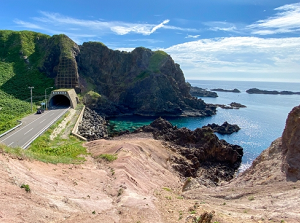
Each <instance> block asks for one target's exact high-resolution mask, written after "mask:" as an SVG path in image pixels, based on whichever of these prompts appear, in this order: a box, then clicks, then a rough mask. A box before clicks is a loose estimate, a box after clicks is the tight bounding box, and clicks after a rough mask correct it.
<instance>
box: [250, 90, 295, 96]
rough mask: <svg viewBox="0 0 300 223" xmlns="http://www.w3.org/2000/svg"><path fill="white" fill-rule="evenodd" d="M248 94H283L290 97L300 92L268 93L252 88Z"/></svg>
mask: <svg viewBox="0 0 300 223" xmlns="http://www.w3.org/2000/svg"><path fill="white" fill-rule="evenodd" d="M246 92H247V93H248V94H282V95H287V94H288V95H290V94H300V92H292V91H275V90H274V91H267V90H260V89H258V88H251V89H248V90H247V91H246Z"/></svg>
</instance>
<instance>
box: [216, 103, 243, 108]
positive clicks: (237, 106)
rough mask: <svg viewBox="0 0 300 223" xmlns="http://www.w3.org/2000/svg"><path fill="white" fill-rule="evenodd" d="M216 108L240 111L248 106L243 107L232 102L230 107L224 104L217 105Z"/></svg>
mask: <svg viewBox="0 0 300 223" xmlns="http://www.w3.org/2000/svg"><path fill="white" fill-rule="evenodd" d="M215 106H217V107H220V108H223V109H240V108H246V107H247V106H246V105H242V104H240V103H237V102H231V103H230V104H229V105H224V104H215Z"/></svg>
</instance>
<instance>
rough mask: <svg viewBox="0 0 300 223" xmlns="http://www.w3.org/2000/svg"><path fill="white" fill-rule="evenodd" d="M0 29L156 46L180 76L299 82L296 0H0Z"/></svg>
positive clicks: (127, 46)
mask: <svg viewBox="0 0 300 223" xmlns="http://www.w3.org/2000/svg"><path fill="white" fill-rule="evenodd" d="M0 29H9V30H32V31H37V32H41V33H45V34H49V35H54V34H61V33H64V34H66V35H68V36H69V37H70V38H71V39H73V40H74V41H75V42H76V43H78V44H81V43H83V42H86V41H100V42H102V43H104V44H105V45H107V46H108V47H109V48H111V49H119V50H124V51H130V50H132V49H133V48H135V47H138V46H143V47H147V48H150V49H152V50H158V49H160V50H164V51H166V52H167V53H168V54H170V55H171V56H172V58H173V59H174V61H175V62H176V63H178V64H180V66H181V69H182V70H183V72H184V74H185V77H186V79H199V80H201V79H202V80H207V79H213V80H246V81H247V80H253V81H284V82H300V37H299V36H300V35H299V34H300V1H299V0H298V1H292V0H185V1H183V0H172V1H166V0H149V1H141V0H132V1H131V0H127V1H125V0H110V1H104V0H85V1H83V0H51V1H43V0H39V1H37V0H26V1H25V0H1V14H0Z"/></svg>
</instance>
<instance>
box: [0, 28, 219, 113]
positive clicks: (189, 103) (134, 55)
mask: <svg viewBox="0 0 300 223" xmlns="http://www.w3.org/2000/svg"><path fill="white" fill-rule="evenodd" d="M0 49H1V53H0V59H1V60H2V61H5V62H7V63H12V64H14V63H16V62H18V64H19V66H21V67H22V70H20V72H18V73H21V72H22V73H24V72H25V73H30V74H29V75H27V76H26V79H25V78H24V76H22V75H19V76H15V77H14V78H19V79H18V80H17V81H16V80H13V79H11V80H9V82H10V83H12V82H13V84H12V85H15V83H16V82H19V83H21V84H20V85H18V86H17V87H15V86H14V87H8V84H6V85H7V87H4V91H6V93H9V94H13V95H14V96H16V95H20V93H18V92H22V93H21V94H22V95H21V96H20V99H21V100H22V99H23V98H25V97H26V96H23V95H25V94H26V95H27V96H28V89H27V88H28V86H35V87H37V88H38V91H39V92H40V93H41V95H42V91H43V90H44V89H45V88H47V87H49V86H53V82H54V83H55V87H56V88H74V89H75V90H76V91H77V92H82V93H83V94H85V93H87V92H89V91H94V92H96V93H98V94H99V95H100V96H101V97H99V98H98V99H96V100H93V103H91V104H90V103H89V102H90V100H85V99H86V98H84V101H85V102H86V105H87V106H88V107H90V108H92V109H94V110H97V111H98V112H99V113H100V114H102V115H105V116H114V115H127V114H138V115H150V116H157V115H175V116H179V115H182V116H210V115H213V114H215V113H216V107H215V106H213V105H207V104H205V103H204V101H203V100H201V99H195V98H193V97H192V96H191V95H190V93H189V90H190V88H189V86H188V85H186V83H185V78H184V75H183V72H182V70H181V69H180V66H179V65H178V64H176V63H175V62H174V61H173V59H172V58H171V57H170V56H169V55H168V54H167V53H165V52H163V51H160V50H158V51H155V52H153V51H151V50H150V49H146V48H143V47H138V48H136V49H135V50H133V51H132V52H130V53H128V52H120V51H118V50H111V49H109V48H108V47H106V46H105V45H104V44H102V43H100V42H87V43H83V45H81V46H78V45H77V44H76V43H75V42H74V41H72V40H71V39H70V38H69V37H67V36H66V35H54V36H52V37H51V36H47V35H44V34H40V33H35V32H30V31H20V32H14V31H1V32H0ZM12 55H13V56H12ZM12 69H14V71H16V66H15V65H14V66H13V68H12ZM5 72H6V71H5ZM5 72H4V76H9V71H7V73H5ZM33 74H35V75H33ZM9 78H10V77H9ZM9 78H8V79H9ZM38 80H40V81H38ZM45 80H47V81H45ZM48 80H52V83H51V84H49V83H50V82H49V81H48ZM38 82H42V83H38ZM24 83H25V84H24ZM46 83H48V84H46ZM16 89H18V92H17V91H16Z"/></svg>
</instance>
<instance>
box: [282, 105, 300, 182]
mask: <svg viewBox="0 0 300 223" xmlns="http://www.w3.org/2000/svg"><path fill="white" fill-rule="evenodd" d="M282 153H283V170H284V171H285V173H286V176H287V179H289V180H292V181H296V180H300V106H297V107H295V108H293V110H292V111H291V112H290V113H289V115H288V118H287V121H286V125H285V129H284V131H283V134H282Z"/></svg>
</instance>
